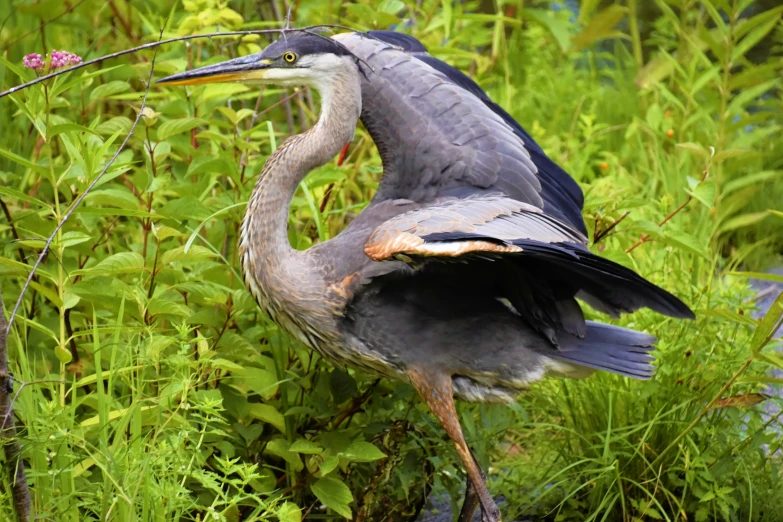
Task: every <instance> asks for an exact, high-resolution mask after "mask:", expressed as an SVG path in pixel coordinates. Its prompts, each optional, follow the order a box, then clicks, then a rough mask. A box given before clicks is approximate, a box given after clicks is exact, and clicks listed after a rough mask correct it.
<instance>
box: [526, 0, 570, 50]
mask: <svg viewBox="0 0 783 522" xmlns="http://www.w3.org/2000/svg"><path fill="white" fill-rule="evenodd" d="M524 16H527V17H529V18H530V19H531V20H533V21H535V22H537V23H538V24H539V25H541V27H543V28H544V29H546V30H547V31H549V33H550V34H551V35H552V36H553V37H554V39H555V41H556V42H557V45H558V46H559V47H560V50H561V51H562V52H564V53H565V52H566V51H568V48H569V47H570V46H571V33H570V32H569V30H568V27H569V26H568V24H567V23H566V22H564V21H563V20H561V19H560V18H558V17H557V16H555V14H554V13H553V12H552V11H550V10H548V9H534V8H527V9H525V11H524Z"/></svg>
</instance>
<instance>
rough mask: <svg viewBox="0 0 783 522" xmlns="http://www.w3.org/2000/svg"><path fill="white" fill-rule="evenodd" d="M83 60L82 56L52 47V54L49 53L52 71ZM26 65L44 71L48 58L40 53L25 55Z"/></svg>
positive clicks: (37, 70)
mask: <svg viewBox="0 0 783 522" xmlns="http://www.w3.org/2000/svg"><path fill="white" fill-rule="evenodd" d="M81 62H82V57H81V56H79V55H78V54H74V53H70V52H68V51H57V50H56V49H52V52H51V54H49V70H50V71H52V70H54V69H59V68H60V67H67V66H69V65H76V64H78V63H81ZM24 66H25V67H29V68H30V69H35V71H36V72H42V71H43V69H44V67H45V66H46V60H45V59H44V58H43V57H42V56H41V55H40V54H38V53H32V54H28V55H27V56H25V57H24Z"/></svg>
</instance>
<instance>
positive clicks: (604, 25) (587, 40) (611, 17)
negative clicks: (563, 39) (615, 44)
mask: <svg viewBox="0 0 783 522" xmlns="http://www.w3.org/2000/svg"><path fill="white" fill-rule="evenodd" d="M627 12H628V9H627V8H625V7H621V6H619V5H611V6H609V7H607V8H606V9H603V10H602V11H600V12H599V13H598V14H596V15H595V16H594V17H593V18H592V19H591V20H590V21H589V22H588V23H587V26H586V27H585V28H584V29H582V31H581V32H580V33H579V34H578V35H576V36H574V37H573V38H572V41H573V44H574V49H575V50H581V49H585V48H586V47H590V46H591V45H592V44H594V43H595V42H597V41H598V40H602V39H605V38H613V37H615V36H617V34H616V33H615V31H614V28H615V27H616V26H617V24H618V23H620V20H622V19H623V17H624V16H625V14H626V13H627Z"/></svg>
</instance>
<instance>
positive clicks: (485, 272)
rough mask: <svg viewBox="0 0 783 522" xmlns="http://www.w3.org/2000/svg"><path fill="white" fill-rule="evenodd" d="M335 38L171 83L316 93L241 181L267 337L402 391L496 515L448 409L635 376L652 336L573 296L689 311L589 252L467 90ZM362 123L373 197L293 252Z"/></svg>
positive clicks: (538, 159) (647, 371) (248, 256)
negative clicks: (306, 184)
mask: <svg viewBox="0 0 783 522" xmlns="http://www.w3.org/2000/svg"><path fill="white" fill-rule="evenodd" d="M335 38H336V39H338V40H339V42H340V44H341V45H337V44H334V43H332V42H330V41H329V40H328V39H326V38H324V37H320V36H317V35H312V34H301V35H297V36H287V37H286V38H283V39H281V40H278V41H277V42H275V43H274V44H272V45H271V46H270V47H268V48H267V49H266V50H265V51H264V52H263V53H261V56H260V58H256V60H257V61H254V59H253V57H249V58H242V59H237V60H234V61H232V62H226V64H225V67H223V68H220V64H219V65H218V66H210V67H208V68H203V69H199V70H196V71H191V72H189V73H183V74H181V75H176V76H174V77H172V78H171V79H169V80H168V81H171V82H179V83H196V82H201V79H202V78H203V79H209V78H210V77H213V76H215V75H216V76H220V77H221V78H228V81H242V80H243V79H244V80H254V79H256V77H255V76H253V75H255V74H257V75H258V77H257V78H258V79H259V80H260V81H265V82H270V83H276V84H280V85H301V84H306V85H310V86H312V87H314V88H316V89H318V90H319V91H320V92H321V98H322V108H321V116H320V118H319V120H318V122H317V123H316V125H315V126H314V127H313V128H312V129H310V130H308V131H306V132H304V133H303V134H300V135H297V136H293V137H291V138H289V139H288V140H286V142H285V143H283V144H282V145H281V146H280V147H279V148H278V149H277V150H276V151H275V152H274V153H273V154H272V156H270V158H269V160H268V161H267V163H266V165H265V167H264V169H263V172H262V173H261V175H260V176H259V179H258V182H257V183H256V186H255V189H254V191H253V194H252V196H251V199H250V202H249V204H248V209H247V213H246V216H245V220H244V222H243V224H242V229H241V240H240V257H241V261H242V270H243V274H244V277H245V282H246V284H247V286H248V288H249V289H250V291H251V292H252V294H253V296H254V297H255V298H256V300H257V301H258V303H259V305H260V306H261V308H262V309H264V310H265V311H266V312H267V313H268V314H269V316H270V317H271V318H272V319H273V320H274V321H275V322H276V323H278V324H279V325H280V326H281V327H283V328H284V329H285V330H287V331H288V332H289V333H290V334H291V335H293V336H294V337H296V338H297V339H299V340H301V341H302V342H303V343H304V344H306V345H308V346H309V347H311V348H312V349H314V350H315V351H317V352H319V353H320V354H321V355H323V356H324V357H326V358H328V359H330V360H331V361H333V362H335V363H336V364H340V365H347V366H351V367H355V368H359V369H361V370H364V371H368V372H372V373H378V374H381V375H384V376H388V377H392V378H397V379H401V380H405V381H407V382H410V383H411V384H412V385H414V386H415V387H416V388H417V390H418V391H419V392H420V394H421V395H422V398H423V399H424V400H425V402H427V404H428V406H429V407H430V409H431V410H432V411H433V413H435V415H436V416H438V418H439V419H440V420H441V422H442V423H443V425H444V427H445V428H446V431H447V432H448V433H449V435H450V436H451V437H452V438H453V439H454V441H455V443H456V444H457V449H458V451H459V453H460V456H461V457H462V459H463V462H464V463H465V466H466V468H467V471H468V475H469V477H470V484H472V485H473V486H475V487H476V490H477V497H475V498H479V499H480V502H481V505H482V509H483V510H484V512H485V514H486V515H488V516H489V518H491V519H496V518H497V508H496V507H495V506H494V504H493V503H492V501H491V498H490V497H489V494H488V492H487V490H486V485H485V484H484V482H483V479H482V478H481V476H480V475H481V474H480V470H479V468H478V466H477V465H476V464H475V462H474V461H473V459H472V457H471V456H470V453H469V451H468V449H467V446H466V444H465V441H464V439H463V438H462V434H461V431H460V429H459V424H458V421H457V420H456V413H455V410H454V406H453V403H452V399H451V395H452V394H454V395H456V396H457V397H460V398H462V399H467V400H474V401H511V400H513V398H514V397H515V395H516V394H518V393H519V392H520V391H521V390H523V389H525V388H526V387H527V386H528V385H529V384H530V383H532V382H534V381H537V380H539V379H541V378H543V377H544V376H546V375H551V374H553V375H562V376H573V377H582V376H586V375H588V374H589V373H591V372H592V371H593V370H595V369H604V370H608V371H612V372H614V373H619V374H621V375H626V376H630V377H637V378H648V377H649V376H650V375H651V373H652V366H651V365H650V362H651V360H652V357H651V356H650V355H649V351H650V350H651V349H652V346H653V343H654V341H655V339H654V338H653V337H651V336H649V335H646V334H642V333H639V332H634V331H632V330H627V329H623V328H618V327H614V326H609V325H603V324H598V323H592V322H587V321H585V319H584V316H583V314H582V311H581V308H580V306H579V305H578V303H577V301H576V297H579V298H581V299H582V300H583V301H585V302H587V303H589V304H590V305H592V306H593V307H595V308H597V309H599V310H601V311H604V312H608V313H610V314H612V315H619V314H620V313H621V312H632V311H635V310H637V309H639V308H642V307H649V308H652V309H654V310H656V311H658V312H661V313H664V314H666V315H670V316H674V317H690V316H692V314H691V312H690V310H689V309H688V308H687V307H686V306H685V305H684V304H683V303H682V302H680V301H679V300H678V299H677V298H675V297H674V296H672V295H671V294H669V293H667V292H665V291H664V290H662V289H660V288H658V287H656V286H654V285H652V284H651V283H649V282H647V281H645V280H644V279H642V278H641V277H640V276H638V275H637V274H635V273H634V272H632V271H631V270H628V269H626V268H624V267H621V266H619V265H617V264H615V263H612V262H610V261H608V260H605V259H602V258H600V257H598V256H595V255H593V254H591V253H590V252H589V251H588V249H587V247H586V244H587V239H586V230H585V226H584V222H583V220H582V217H581V208H582V205H583V196H582V192H581V190H580V189H579V186H578V185H577V184H576V183H575V182H574V180H573V179H572V178H571V177H570V176H568V175H567V174H566V173H565V172H564V171H563V170H562V169H560V168H559V167H557V165H555V164H554V163H553V162H552V161H551V160H550V159H549V158H548V157H547V156H546V155H545V154H544V153H543V151H542V150H541V148H540V147H539V146H538V145H537V144H536V143H535V142H534V141H533V140H532V139H531V138H530V137H529V136H528V135H527V133H526V132H525V131H524V129H522V127H521V126H520V125H519V124H518V123H517V122H516V121H514V120H513V119H512V118H511V117H510V116H509V115H508V114H507V113H505V112H504V111H503V110H502V109H501V108H500V107H499V106H497V105H496V104H494V103H493V102H492V101H491V100H489V98H488V97H487V96H486V94H484V93H483V91H481V89H480V88H479V87H478V86H477V85H476V84H475V83H473V82H472V81H471V80H470V79H469V78H467V77H466V76H464V75H463V74H462V73H460V72H459V71H456V70H455V69H452V68H450V67H449V66H448V65H446V64H444V63H443V62H440V61H438V60H436V59H435V58H433V57H432V56H430V55H429V54H427V53H426V50H425V49H424V48H423V47H422V46H421V44H420V43H419V42H418V41H416V40H414V39H412V38H410V37H406V36H404V35H400V34H397V33H384V32H381V33H373V34H372V35H363V34H359V33H352V34H344V35H339V36H337V37H335ZM284 58H285V60H284ZM259 64H260V65H259ZM360 67H362V68H363V70H360ZM248 71H249V72H248ZM360 116H361V119H362V122H363V123H364V125H365V127H366V128H367V129H368V131H369V133H370V134H371V136H372V138H373V140H374V141H375V143H376V145H377V147H378V150H379V153H380V155H381V158H382V160H383V166H384V176H383V179H382V180H381V183H380V186H379V189H378V191H377V194H376V195H375V197H374V198H373V200H372V201H371V202H370V204H369V205H368V206H367V208H365V210H364V211H362V212H361V214H360V215H359V216H357V218H356V219H354V221H352V222H351V223H350V224H349V226H348V227H347V228H346V229H345V230H344V231H342V232H341V233H340V234H339V235H337V236H336V237H335V238H333V239H331V240H329V241H326V242H324V243H321V244H319V245H317V246H315V247H313V248H310V249H309V250H307V251H296V250H294V249H293V248H292V247H291V245H290V244H289V241H288V233H287V222H288V212H289V204H290V201H291V199H292V197H293V195H294V193H295V191H296V189H297V187H298V185H299V183H300V181H301V180H302V179H304V177H305V176H306V175H307V173H308V172H309V171H310V170H312V169H314V168H316V167H318V166H320V165H323V164H325V163H326V162H328V161H330V160H331V159H332V158H333V157H334V156H335V155H336V154H337V153H338V152H339V151H340V149H341V148H342V147H343V146H344V145H345V144H346V143H348V142H350V141H351V140H352V139H353V135H354V130H355V126H356V124H357V119H358V118H359V117H360ZM469 496H470V495H469ZM470 504H471V501H469V500H468V501H466V508H465V509H466V510H467V511H471V508H470V507H469V505H470ZM474 504H475V502H474ZM463 514H464V513H463ZM466 516H467V515H466Z"/></svg>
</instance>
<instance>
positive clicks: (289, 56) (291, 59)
mask: <svg viewBox="0 0 783 522" xmlns="http://www.w3.org/2000/svg"><path fill="white" fill-rule="evenodd" d="M283 60H285V61H286V62H287V63H294V62H295V61H296V55H295V54H294V53H292V52H291V51H288V52H287V53H285V54H284V55H283Z"/></svg>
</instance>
